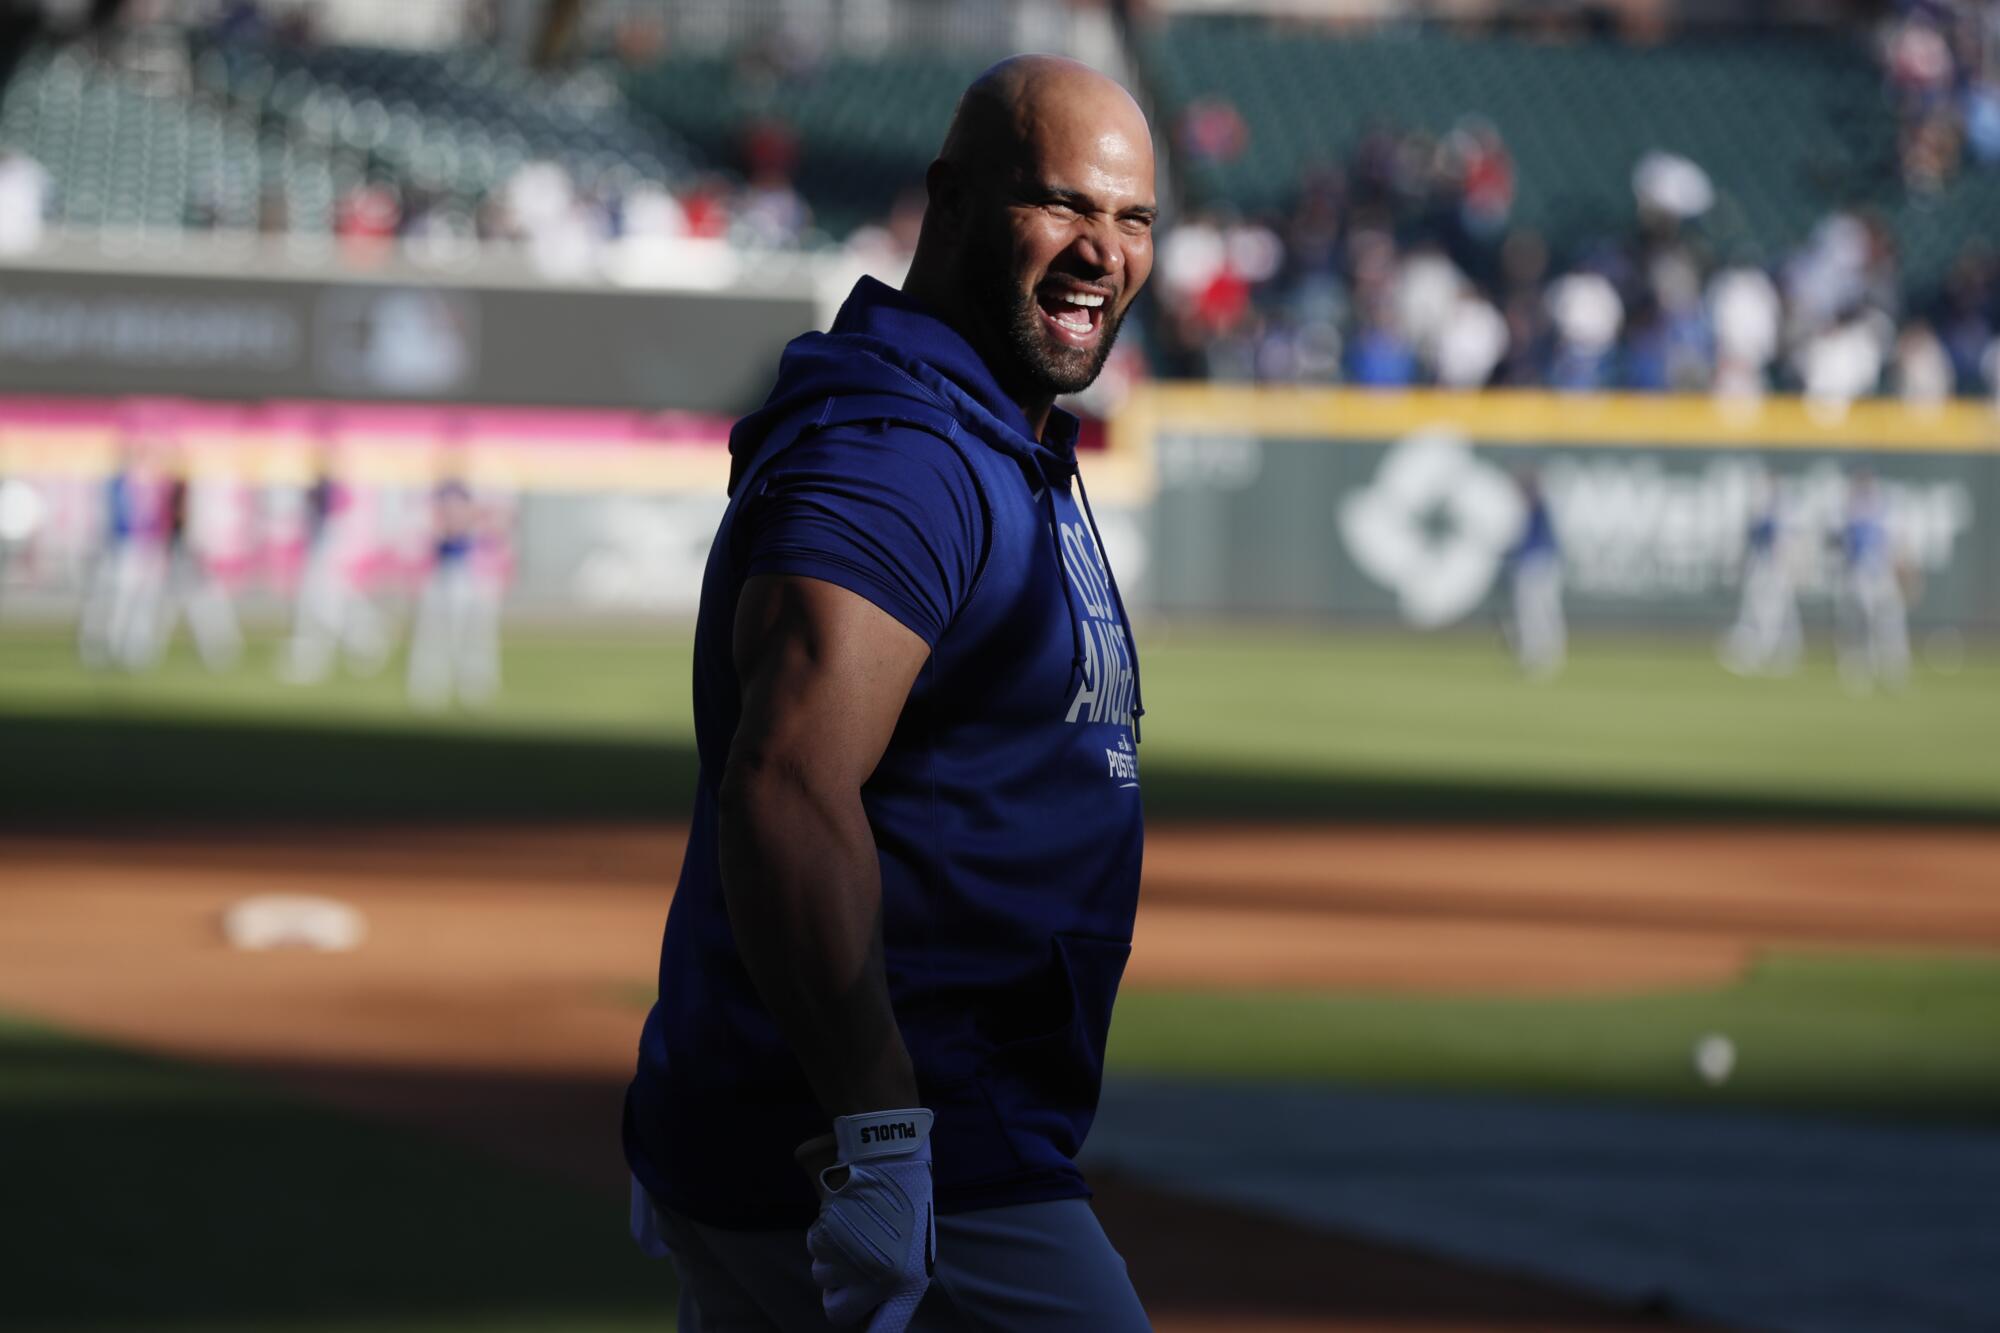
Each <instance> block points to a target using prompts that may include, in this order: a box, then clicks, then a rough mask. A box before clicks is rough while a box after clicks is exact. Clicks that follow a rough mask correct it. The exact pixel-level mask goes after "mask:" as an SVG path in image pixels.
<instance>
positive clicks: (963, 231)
mask: <svg viewBox="0 0 2000 1333" xmlns="http://www.w3.org/2000/svg"><path fill="white" fill-rule="evenodd" d="M926 184H927V186H928V190H929V206H928V208H927V209H926V210H925V213H924V227H923V234H922V237H921V238H920V240H919V242H918V246H917V256H916V260H915V261H914V263H913V264H912V266H911V270H910V277H909V280H908V281H907V282H906V283H905V284H904V285H905V289H906V290H908V291H909V292H911V293H912V294H913V295H915V296H917V297H919V298H920V299H922V300H924V301H925V302H926V303H928V304H930V305H931V306H932V307H933V308H935V309H936V310H938V311H939V313H941V314H943V315H944V316H945V317H946V318H947V319H948V320H950V321H951V322H952V323H953V325H954V326H955V327H957V328H958V329H959V331H960V332H961V333H963V334H965V336H966V337H967V339H968V340H969V341H971V342H972V344H973V346H974V347H975V348H976V349H977V350H978V351H979V352H980V354H981V355H982V356H983V357H984V358H985V360H986V362H987V365H988V367H989V368H990V369H991V370H992V371H993V373H994V376H995V378H996V379H998V380H999V381H1000V383H1001V385H1002V386H1003V387H1004V388H1006V389H1007V390H1008V392H1009V394H1010V395H1011V396H1013V397H1014V398H1015V400H1016V401H1017V402H1020V403H1021V404H1022V406H1023V408H1024V410H1026V411H1027V413H1028V416H1029V419H1030V421H1031V422H1032V423H1034V424H1035V425H1036V426H1037V428H1039V426H1040V423H1041V421H1042V420H1043V419H1045V418H1046V416H1047V412H1048V406H1049V403H1050V402H1052V401H1053V399H1054V397H1055V395H1056V394H1059V393H1074V392H1076V391H1077V390H1079V389H1081V388H1083V387H1085V386H1086V385H1088V384H1089V383H1090V382H1091V381H1092V380H1093V379H1095V378H1096V377H1097V373H1098V371H1099V370H1101V369H1102V368H1103V364H1104V359H1105V357H1106V356H1107V355H1109V353H1110V351H1111V345H1112V342H1113V340H1114V339H1115V338H1116V336H1117V331H1118V324H1119V322H1120V321H1121V320H1122V319H1123V317H1124V314H1125V311H1126V310H1127V309H1128V308H1129V307H1130V305H1131V302H1132V298H1133V297H1134V296H1136V295H1137V294H1138V292H1139V289H1140V287H1142V286H1143V285H1144V284H1145V281H1146V278H1147V275H1148V274H1150V273H1151V271H1152V255H1153V251H1152V225H1153V217H1154V213H1155V211H1156V200H1155V198H1154V193H1153V140H1152V134H1151V131H1150V130H1149V129H1148V127H1147V124H1146V117H1145V113H1144V112H1142V111H1141V110H1140V109H1139V104H1138V103H1137V102H1135V101H1134V100H1133V99H1132V95H1131V94H1130V93H1128V92H1126V91H1125V89H1124V88H1122V87H1121V86H1119V84H1118V83H1117V82H1116V81H1115V80H1113V79H1110V78H1107V77H1105V76H1104V75H1102V74H1100V73H1098V72H1097V71H1096V70H1094V69H1092V68H1090V67H1089V66H1088V65H1084V64H1081V63H1079V62H1077V61H1074V60H1065V59H1063V58H1061V57H1059V56H1041V55H1033V56H1015V57H1013V58H1012V59H1009V60H1003V61H1001V62H1000V63H999V64H997V65H995V66H993V67H992V68H991V69H989V70H987V71H986V72H985V73H984V74H981V75H980V76H979V78H978V79H976V80H975V81H974V82H973V84H972V86H971V87H970V88H968V89H966V91H965V95H964V96H963V97H962V98H960V99H959V104H958V110H957V112H956V113H955V114H954V115H953V116H952V121H951V127H950V129H949V130H948V131H947V132H946V134H945V141H944V147H943V148H942V149H941V150H940V151H939V153H938V158H937V161H935V162H933V163H932V164H931V169H930V174H929V176H928V177H927V179H926Z"/></svg>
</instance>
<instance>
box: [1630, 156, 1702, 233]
mask: <svg viewBox="0 0 2000 1333" xmlns="http://www.w3.org/2000/svg"><path fill="white" fill-rule="evenodd" d="M1632 195H1633V198H1634V199H1635V200H1636V201H1637V203H1638V205H1639V211H1640V214H1641V216H1642V217H1644V216H1647V215H1651V216H1655V217H1659V218H1664V219H1670V220H1672V221H1673V222H1676V223H1680V222H1687V221H1690V220H1692V219H1694V218H1698V217H1700V216H1701V215H1702V214H1704V213H1706V212H1708V210H1709V209H1711V208H1713V207H1714V206H1715V185H1714V183H1713V182H1711V181H1710V180H1709V178H1708V173H1707V172H1706V171H1703V170H1702V169H1701V168H1700V167H1699V166H1697V165H1695V164H1694V163H1693V162H1690V161H1688V159H1686V158H1684V157H1682V156H1681V155H1680V154H1678V153H1663V152H1660V151H1658V150H1655V151H1653V152H1650V153H1647V154H1646V155H1645V156H1644V157H1642V158H1640V159H1639V165H1638V166H1636V167H1634V168H1633V169H1632Z"/></svg>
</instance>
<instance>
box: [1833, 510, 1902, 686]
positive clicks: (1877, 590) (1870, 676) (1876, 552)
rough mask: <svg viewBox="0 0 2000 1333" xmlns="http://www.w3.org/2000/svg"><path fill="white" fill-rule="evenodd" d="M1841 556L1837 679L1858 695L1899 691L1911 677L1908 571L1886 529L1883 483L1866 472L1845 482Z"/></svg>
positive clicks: (1837, 625)
mask: <svg viewBox="0 0 2000 1333" xmlns="http://www.w3.org/2000/svg"><path fill="white" fill-rule="evenodd" d="M1840 555H1841V572H1840V593H1839V597H1838V600H1837V601H1836V603H1835V625H1836V628H1837V631H1838V634H1837V638H1836V642H1837V645H1838V652H1839V659H1840V678H1841V680H1842V681H1843V682H1845V683H1846V685H1847V687H1848V688H1849V689H1850V690H1853V691H1855V692H1856V693H1866V692H1867V691H1869V690H1871V689H1873V688H1874V687H1876V686H1878V685H1880V686H1883V687H1885V688H1887V689H1892V690H1896V689H1901V688H1902V687H1903V686H1904V685H1905V684H1907V683H1908V682H1909V678H1910V627H1909V617H1908V610H1907V605H1906V602H1905V598H1904V582H1905V579H1906V578H1907V577H1908V576H1909V570H1908V569H1907V568H1906V567H1905V565H1904V562H1903V560H1902V553H1901V552H1900V551H1899V550H1898V549H1897V546H1896V540H1895V533H1894V532H1893V531H1892V530H1891V529H1890V526H1889V514H1888V504H1887V501H1886V499H1885V498H1884V496H1883V494H1882V487H1881V484H1880V483H1879V482H1878V481H1876V479H1875V476H1874V474H1873V473H1870V472H1867V471H1865V470H1860V471H1856V472H1855V473H1854V474H1853V475H1852V476H1851V477H1850V478H1849V480H1848V486H1847V518H1846V521H1845V522H1844V523H1843V524H1842V525H1841V530H1840Z"/></svg>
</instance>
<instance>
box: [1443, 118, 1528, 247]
mask: <svg viewBox="0 0 2000 1333" xmlns="http://www.w3.org/2000/svg"><path fill="white" fill-rule="evenodd" d="M1448 142H1449V146H1450V150H1451V152H1452V153H1453V154H1454V155H1455V156H1456V157H1457V159H1458V163H1459V191H1460V194H1461V203H1460V205H1459V218H1460V221H1461V224H1462V225H1463V226H1464V228H1465V230H1466V231H1467V232H1468V233H1469V234H1471V235H1472V236H1475V237H1479V238H1481V239H1485V238H1488V237H1492V236H1495V235H1498V234H1499V233H1500V232H1502V231H1504V230H1505V229H1506V226H1507V219H1508V218H1509V217H1510V216H1511V215H1512V214H1513V212H1514V159H1513V156H1512V155H1511V154H1509V153H1508V151H1507V145H1506V143H1505V142H1504V141H1503V140H1502V139H1501V138H1500V131H1499V130H1498V129H1496V128H1494V126H1493V123H1492V122H1491V121H1488V120H1486V119H1484V118H1482V117H1479V116H1468V117H1466V118H1465V119H1463V120H1461V121H1460V122H1459V123H1458V128H1457V129H1455V130H1453V131H1452V133H1451V138H1450V140H1449V141H1448Z"/></svg>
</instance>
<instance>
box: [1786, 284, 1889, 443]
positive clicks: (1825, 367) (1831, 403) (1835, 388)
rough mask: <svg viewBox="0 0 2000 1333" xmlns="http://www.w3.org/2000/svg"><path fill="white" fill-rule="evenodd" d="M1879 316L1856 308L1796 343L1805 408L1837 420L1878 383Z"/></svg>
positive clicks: (1880, 348) (1880, 374)
mask: <svg viewBox="0 0 2000 1333" xmlns="http://www.w3.org/2000/svg"><path fill="white" fill-rule="evenodd" d="M1880 320H1881V316H1879V315H1876V314H1871V313H1870V312H1869V311H1867V310H1866V309H1864V308H1860V307H1857V308H1856V309H1855V310H1853V311H1852V312H1850V313H1849V314H1847V315H1846V316H1844V317H1843V318H1841V319H1839V320H1837V321H1835V322H1834V323H1832V324H1829V325H1828V326H1827V327H1826V328H1824V329H1822V330H1821V331H1819V332H1817V333H1815V334H1813V335H1812V336H1811V337H1809V338H1807V339H1806V340H1805V342H1803V343H1802V344H1800V347H1799V350H1798V353H1797V356H1796V358H1795V359H1796V362H1797V367H1798V373H1799V379H1800V381H1801V383H1802V384H1803V386H1804V389H1805V399H1806V405H1807V407H1809V408H1811V409H1813V410H1814V411H1815V412H1816V413H1818V414H1819V415H1821V416H1822V417H1825V418H1829V419H1838V418H1839V417H1840V416H1841V415H1843V414H1844V413H1845V412H1846V411H1847V407H1848V404H1850V403H1852V402H1853V401H1854V400H1855V399H1857V398H1861V397H1865V396H1866V395H1868V394H1872V393H1874V392H1875V390H1876V388H1877V387H1878V386H1879V385H1880V384H1881V382H1882V356H1883V330H1882V328H1881V327H1880V323H1879V322H1878V321H1880Z"/></svg>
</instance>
